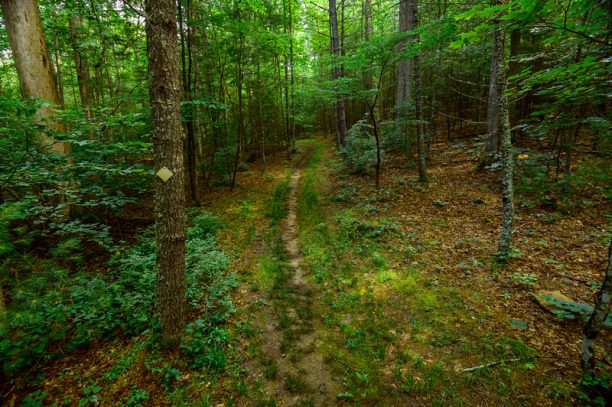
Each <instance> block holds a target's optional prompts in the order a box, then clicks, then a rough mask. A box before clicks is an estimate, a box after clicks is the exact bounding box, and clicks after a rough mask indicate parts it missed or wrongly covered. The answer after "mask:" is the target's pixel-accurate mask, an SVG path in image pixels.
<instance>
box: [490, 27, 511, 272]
mask: <svg viewBox="0 0 612 407" xmlns="http://www.w3.org/2000/svg"><path fill="white" fill-rule="evenodd" d="M495 38H497V40H496V41H495V44H496V49H495V51H494V52H495V53H496V54H497V55H498V56H499V57H498V58H497V66H496V68H495V76H496V78H497V82H496V88H497V112H496V115H497V117H498V126H497V131H496V133H497V134H499V136H500V138H501V160H502V173H501V182H502V205H503V220H502V230H501V234H500V237H499V246H498V249H497V260H498V262H500V263H506V262H507V261H508V256H509V254H510V240H511V235H512V220H513V218H514V189H513V186H512V175H513V158H512V138H511V134H510V117H509V113H508V97H507V95H506V86H507V81H506V60H505V57H504V55H505V53H504V49H505V43H506V41H505V33H504V30H503V28H501V26H500V25H499V24H496V25H495Z"/></svg>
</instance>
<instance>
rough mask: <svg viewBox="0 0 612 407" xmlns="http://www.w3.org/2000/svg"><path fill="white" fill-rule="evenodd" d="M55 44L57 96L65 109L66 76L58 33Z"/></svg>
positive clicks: (54, 40)
mask: <svg viewBox="0 0 612 407" xmlns="http://www.w3.org/2000/svg"><path fill="white" fill-rule="evenodd" d="M53 44H54V50H53V51H54V54H55V72H56V77H55V78H56V81H55V84H56V85H57V96H58V97H59V105H60V106H61V108H62V109H63V108H64V107H65V101H64V75H63V72H62V57H61V55H60V49H59V38H58V35H57V33H55V37H54V39H53Z"/></svg>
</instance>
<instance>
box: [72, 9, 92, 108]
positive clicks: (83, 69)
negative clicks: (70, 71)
mask: <svg viewBox="0 0 612 407" xmlns="http://www.w3.org/2000/svg"><path fill="white" fill-rule="evenodd" d="M81 20H82V19H81V17H80V16H71V17H70V20H69V24H70V38H71V40H72V50H73V52H74V64H75V67H76V74H77V82H78V84H79V95H80V96H81V106H82V107H83V110H85V113H86V114H87V117H88V118H90V117H91V111H90V108H89V106H90V101H89V98H90V95H91V91H90V90H89V85H90V79H89V65H88V64H87V60H86V59H85V58H83V56H82V55H81V49H80V45H79V32H78V27H79V25H81Z"/></svg>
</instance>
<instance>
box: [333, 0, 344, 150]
mask: <svg viewBox="0 0 612 407" xmlns="http://www.w3.org/2000/svg"><path fill="white" fill-rule="evenodd" d="M329 21H330V27H331V45H332V57H333V59H334V62H333V75H334V80H336V81H338V79H340V78H341V77H342V71H341V69H340V65H339V63H338V57H339V56H340V42H339V39H338V15H337V12H336V0H329ZM336 123H337V126H338V137H339V139H340V140H339V141H340V144H341V145H342V146H343V147H344V146H346V143H347V142H346V116H345V112H344V98H343V97H342V94H341V93H340V87H339V85H338V84H336Z"/></svg>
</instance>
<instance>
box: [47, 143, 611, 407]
mask: <svg viewBox="0 0 612 407" xmlns="http://www.w3.org/2000/svg"><path fill="white" fill-rule="evenodd" d="M473 148H474V147H473V146H472V145H471V144H470V143H468V142H466V143H453V144H447V143H441V144H436V145H434V146H433V147H432V151H431V160H430V163H429V169H430V172H429V175H430V180H429V182H427V183H419V182H418V180H417V173H416V169H414V168H406V166H405V165H404V164H403V161H404V160H403V158H402V157H400V156H399V155H398V156H393V155H390V156H388V157H387V159H386V161H385V164H384V167H383V174H382V178H381V189H380V190H379V191H376V189H375V187H374V178H373V176H363V175H355V174H348V173H347V171H346V168H345V165H344V164H343V163H342V160H341V158H340V157H339V156H338V155H337V154H336V153H335V152H334V149H333V146H332V145H331V142H329V141H328V140H322V139H316V140H302V141H300V142H299V143H298V150H299V151H298V153H297V154H295V155H294V156H293V158H292V159H291V160H289V161H288V160H285V159H284V157H281V156H280V155H278V156H274V157H272V158H271V159H270V160H269V161H268V162H267V164H266V169H265V171H263V172H260V171H259V170H252V171H245V172H242V173H240V174H239V175H238V185H237V187H236V188H235V190H234V191H233V192H228V191H227V190H221V189H219V190H216V191H213V192H212V193H210V194H209V195H208V196H207V200H206V204H205V207H206V210H208V211H210V212H212V213H214V214H216V215H218V216H220V217H221V218H223V219H224V221H225V223H226V226H225V227H224V228H223V229H222V230H221V231H220V232H219V235H218V241H219V245H220V246H221V249H222V250H223V251H225V252H227V253H229V254H230V256H231V258H232V263H231V268H232V270H233V271H234V272H235V273H236V274H237V276H238V287H237V288H236V289H235V291H234V293H233V295H232V296H233V304H234V308H235V312H234V314H233V316H232V317H231V318H230V320H229V322H228V325H229V331H230V332H231V341H230V342H229V344H228V345H227V347H228V355H229V356H228V366H227V368H226V369H224V370H223V371H220V372H219V371H212V370H211V371H206V370H205V371H204V372H202V371H201V370H200V371H195V370H193V369H188V368H181V370H180V372H179V374H178V376H177V380H175V381H174V382H173V385H172V386H168V385H167V384H166V385H165V386H164V385H163V384H162V383H161V382H160V380H158V379H159V378H158V377H157V376H156V375H154V374H153V373H152V372H151V371H150V370H147V368H146V366H145V365H146V363H145V360H146V349H145V348H144V346H142V340H141V339H134V340H131V341H127V342H113V343H100V344H96V345H95V346H93V347H91V348H90V349H88V350H86V351H84V352H82V353H79V354H75V355H72V356H69V357H67V358H64V359H62V360H60V361H57V362H55V365H54V366H52V367H49V368H48V369H47V378H46V379H45V381H44V382H43V384H42V385H41V387H40V390H41V391H44V392H47V393H49V394H50V395H51V396H50V397H49V398H48V399H47V400H46V401H48V400H57V401H58V405H61V401H62V397H63V398H64V399H66V397H67V396H69V395H70V394H71V393H75V394H76V393H82V392H83V387H84V386H85V385H86V384H87V383H101V382H102V380H101V377H102V376H104V374H105V372H106V373H107V372H108V371H110V370H112V369H113V366H115V365H116V364H118V363H120V362H121V361H122V360H126V359H127V358H131V359H130V360H131V361H132V363H131V365H130V366H131V367H130V368H129V369H127V370H123V371H122V373H121V374H119V377H118V379H117V380H116V382H115V384H114V385H112V386H110V387H109V388H108V389H102V390H100V391H99V394H100V398H99V399H98V400H97V401H96V403H98V404H104V405H113V404H125V400H126V397H127V396H126V395H127V394H132V393H130V392H129V389H130V388H132V387H133V386H134V385H136V384H137V385H138V386H139V388H141V389H144V390H146V391H147V392H148V394H150V397H149V399H148V400H147V401H143V402H142V403H141V404H142V405H181V406H182V405H185V406H190V405H197V406H208V405H212V406H232V405H234V406H247V405H249V406H250V405H256V406H308V405H311V406H321V405H376V406H396V405H414V406H421V405H466V406H475V405H479V406H488V405H538V406H540V405H541V406H547V405H555V406H556V405H575V404H577V403H579V402H580V400H579V397H580V394H579V393H578V392H577V391H576V383H577V382H579V380H580V376H581V371H580V364H579V355H580V345H581V329H582V324H581V322H580V321H578V320H570V319H560V318H558V317H557V316H555V315H553V314H551V313H550V312H548V311H546V310H545V309H543V308H542V307H541V306H540V305H539V304H538V303H537V302H536V301H535V299H534V297H533V295H532V294H531V293H532V292H537V291H540V290H559V291H561V292H562V293H563V294H565V295H567V296H569V297H571V298H572V299H574V300H576V301H580V302H584V303H592V302H593V300H594V297H595V294H596V292H597V284H598V282H600V281H601V280H602V275H603V272H604V270H605V267H606V260H607V258H606V257H607V256H606V254H607V253H606V242H605V239H606V236H607V235H606V233H607V227H608V225H607V224H605V219H606V213H607V211H609V208H608V207H606V206H605V205H597V203H595V204H594V205H590V206H576V207H574V208H572V209H571V210H567V211H562V210H552V209H542V208H540V207H534V208H527V207H524V206H522V205H521V204H520V203H521V201H520V199H519V201H518V204H517V217H516V223H515V233H514V235H513V243H514V246H515V249H514V253H513V256H512V258H511V260H510V264H509V265H508V266H506V267H498V266H495V265H494V264H493V263H492V255H493V254H494V253H495V249H496V242H497V238H498V233H499V224H500V217H501V202H500V197H499V195H500V194H499V192H498V189H497V186H496V185H497V183H496V178H495V177H496V174H495V173H489V172H475V170H474V168H475V166H476V159H475V158H473V154H472V153H473V151H472V149H473ZM610 339H611V337H610V332H609V330H608V331H607V332H605V333H604V335H603V337H601V338H599V340H598V344H599V345H598V348H597V351H598V353H597V357H598V358H599V360H601V361H603V362H604V365H605V367H604V369H607V370H608V371H609V370H610V356H609V355H610V351H611V349H610V344H611V343H612V342H611V341H610ZM606 346H607V347H606ZM166 357H167V358H168V360H174V362H176V358H175V359H172V356H171V355H170V356H168V355H167V356H166ZM489 363H492V365H490V366H487V367H482V365H485V364H489ZM75 366H76V367H77V368H78V369H80V370H79V378H78V379H77V378H75V377H74V375H67V374H66V373H65V372H66V371H67V369H68V368H69V367H71V368H74V367H75ZM479 366H481V367H479ZM473 367H476V368H475V369H474V370H472V371H469V370H468V371H466V370H465V369H470V368H473ZM72 399H74V398H72ZM76 399H78V397H77V398H76ZM138 403H140V402H138V400H136V401H135V402H134V403H133V404H130V403H127V404H128V405H139V404H138ZM86 404H87V403H86Z"/></svg>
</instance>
